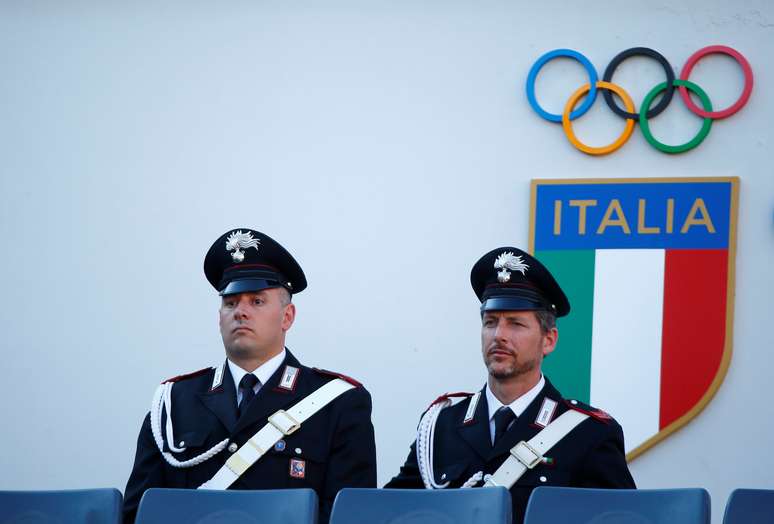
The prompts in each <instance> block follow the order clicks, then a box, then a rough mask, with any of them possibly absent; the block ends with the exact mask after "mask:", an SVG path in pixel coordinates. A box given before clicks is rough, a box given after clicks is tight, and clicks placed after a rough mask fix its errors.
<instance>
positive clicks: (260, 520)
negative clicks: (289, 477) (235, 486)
mask: <svg viewBox="0 0 774 524" xmlns="http://www.w3.org/2000/svg"><path fill="white" fill-rule="evenodd" d="M135 522H136V524H169V523H170V522H174V523H176V524H194V523H196V524H316V523H317V494H316V493H315V492H314V490H312V489H267V490H226V491H219V490H207V489H165V488H151V489H149V490H147V491H146V492H145V493H144V494H143V496H142V498H141V499H140V505H139V507H138V508H137V518H136V519H135Z"/></svg>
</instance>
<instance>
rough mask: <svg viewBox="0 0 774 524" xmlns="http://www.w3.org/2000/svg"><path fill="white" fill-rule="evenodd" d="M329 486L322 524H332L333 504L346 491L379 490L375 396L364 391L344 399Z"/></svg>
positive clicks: (324, 493)
mask: <svg viewBox="0 0 774 524" xmlns="http://www.w3.org/2000/svg"><path fill="white" fill-rule="evenodd" d="M341 398H342V400H346V402H342V403H341V405H342V409H341V411H340V413H339V419H338V423H337V424H336V428H335V430H334V435H333V440H332V444H331V454H330V456H329V460H328V468H327V470H326V472H325V484H324V486H323V489H322V495H321V497H320V522H321V524H322V523H325V522H328V519H329V518H330V513H331V508H332V507H333V500H334V499H335V498H336V494H337V493H338V492H339V490H340V489H342V488H375V487H376V443H375V441H374V426H373V424H372V423H371V395H370V394H369V393H368V391H366V390H365V389H364V388H362V387H358V388H356V389H354V390H352V391H350V392H347V393H346V394H345V395H344V396H342V397H341Z"/></svg>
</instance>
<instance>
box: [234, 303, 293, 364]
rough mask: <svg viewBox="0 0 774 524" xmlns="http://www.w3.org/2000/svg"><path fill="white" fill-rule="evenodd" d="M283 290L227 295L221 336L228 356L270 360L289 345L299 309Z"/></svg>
mask: <svg viewBox="0 0 774 524" xmlns="http://www.w3.org/2000/svg"><path fill="white" fill-rule="evenodd" d="M287 302H288V300H287V291H285V290H284V289H282V288H271V289H263V290H261V291H255V292H249V293H239V294H236V295H227V296H224V297H223V298H222V302H221V305H220V335H221V337H223V346H224V347H225V348H226V354H227V355H229V356H232V357H234V358H237V359H255V358H258V359H266V358H269V357H271V356H274V355H275V354H277V353H279V352H280V351H281V350H282V348H283V347H284V344H285V332H286V331H287V330H288V329H290V326H291V325H292V324H293V319H294V318H295V313H296V309H295V306H294V305H293V304H290V303H287Z"/></svg>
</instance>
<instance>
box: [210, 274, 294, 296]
mask: <svg viewBox="0 0 774 524" xmlns="http://www.w3.org/2000/svg"><path fill="white" fill-rule="evenodd" d="M272 287H282V284H280V283H279V281H278V280H266V279H258V278H245V279H241V280H232V281H231V282H229V283H228V285H226V287H224V288H223V289H222V290H221V291H220V295H221V296H226V295H236V294H237V293H249V292H251V291H260V290H262V289H269V288H272Z"/></svg>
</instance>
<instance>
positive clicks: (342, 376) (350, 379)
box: [312, 368, 363, 388]
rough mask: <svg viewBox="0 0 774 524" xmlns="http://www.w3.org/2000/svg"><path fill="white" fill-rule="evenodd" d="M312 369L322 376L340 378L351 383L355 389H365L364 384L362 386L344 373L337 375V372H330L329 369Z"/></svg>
mask: <svg viewBox="0 0 774 524" xmlns="http://www.w3.org/2000/svg"><path fill="white" fill-rule="evenodd" d="M312 369H313V370H314V371H316V372H317V373H320V374H321V375H327V376H329V377H336V378H340V379H341V380H343V381H344V382H349V383H350V384H352V385H353V386H355V387H358V388H359V387H363V384H361V383H360V382H358V381H357V380H355V379H354V378H352V377H350V376H347V375H344V374H342V373H336V372H335V371H328V370H327V369H321V368H312Z"/></svg>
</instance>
